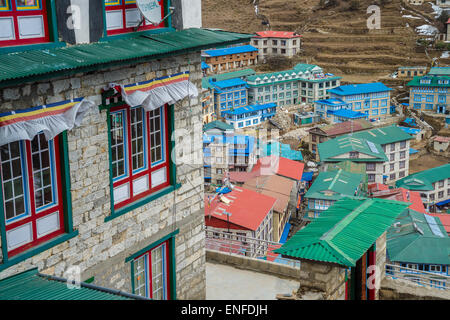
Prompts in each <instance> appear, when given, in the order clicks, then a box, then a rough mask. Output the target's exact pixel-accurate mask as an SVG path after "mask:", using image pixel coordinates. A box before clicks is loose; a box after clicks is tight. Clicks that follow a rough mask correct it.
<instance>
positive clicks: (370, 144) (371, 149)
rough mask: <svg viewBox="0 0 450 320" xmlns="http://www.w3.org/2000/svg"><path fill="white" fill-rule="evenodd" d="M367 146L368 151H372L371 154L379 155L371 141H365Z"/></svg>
mask: <svg viewBox="0 0 450 320" xmlns="http://www.w3.org/2000/svg"><path fill="white" fill-rule="evenodd" d="M367 145H368V146H369V148H370V151H372V152H373V153H380V152H379V151H378V149H377V147H375V144H374V143H373V142H372V141H367Z"/></svg>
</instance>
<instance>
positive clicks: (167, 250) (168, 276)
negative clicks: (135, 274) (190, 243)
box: [132, 240, 174, 300]
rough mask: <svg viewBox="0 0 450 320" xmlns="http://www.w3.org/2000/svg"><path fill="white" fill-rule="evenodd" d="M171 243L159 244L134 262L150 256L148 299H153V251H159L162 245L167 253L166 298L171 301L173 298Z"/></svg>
mask: <svg viewBox="0 0 450 320" xmlns="http://www.w3.org/2000/svg"><path fill="white" fill-rule="evenodd" d="M172 241H174V240H172ZM169 244H170V243H169V240H166V241H164V242H162V243H160V244H158V245H157V246H154V247H153V248H151V249H150V250H148V251H146V252H144V253H143V254H141V255H139V256H137V257H136V258H134V259H133V260H134V262H136V260H138V259H140V258H142V257H143V256H145V255H147V254H148V261H147V270H145V271H146V274H148V279H147V285H148V297H147V298H150V299H153V283H152V282H153V281H152V274H151V271H152V251H153V250H155V249H157V248H159V247H160V246H162V245H165V246H166V252H165V261H166V264H165V269H166V279H165V280H166V290H167V294H166V297H167V300H171V299H170V297H171V291H170V283H171V282H170V279H171V274H170V263H171V261H170V252H169V251H170V248H171V246H170V245H169ZM132 281H134V278H133V279H132Z"/></svg>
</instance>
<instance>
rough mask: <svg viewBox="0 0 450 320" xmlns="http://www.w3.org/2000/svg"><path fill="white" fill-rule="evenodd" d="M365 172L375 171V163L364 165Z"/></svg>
mask: <svg viewBox="0 0 450 320" xmlns="http://www.w3.org/2000/svg"><path fill="white" fill-rule="evenodd" d="M366 171H375V163H366Z"/></svg>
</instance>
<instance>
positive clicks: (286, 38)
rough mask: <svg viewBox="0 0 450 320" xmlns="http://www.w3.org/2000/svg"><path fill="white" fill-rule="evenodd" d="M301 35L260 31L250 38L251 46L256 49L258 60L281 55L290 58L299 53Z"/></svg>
mask: <svg viewBox="0 0 450 320" xmlns="http://www.w3.org/2000/svg"><path fill="white" fill-rule="evenodd" d="M301 37H302V36H301V35H299V34H296V33H295V32H288V31H260V32H256V36H255V37H254V38H252V42H251V43H252V45H253V46H254V47H256V48H258V60H259V61H264V60H265V58H266V57H267V56H270V55H281V56H285V57H288V58H292V57H293V56H295V55H296V54H298V53H299V52H300V46H301Z"/></svg>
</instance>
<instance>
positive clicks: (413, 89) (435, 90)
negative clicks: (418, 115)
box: [407, 74, 450, 114]
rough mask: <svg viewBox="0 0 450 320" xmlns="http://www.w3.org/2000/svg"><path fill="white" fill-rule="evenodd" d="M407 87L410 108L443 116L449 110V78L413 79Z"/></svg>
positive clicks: (426, 76)
mask: <svg viewBox="0 0 450 320" xmlns="http://www.w3.org/2000/svg"><path fill="white" fill-rule="evenodd" d="M407 86H408V87H409V106H410V108H411V107H412V108H413V109H414V110H418V111H428V112H435V113H444V114H445V113H446V111H447V110H449V107H448V105H449V97H448V95H449V93H450V91H449V88H450V76H433V75H429V74H428V75H425V76H423V77H414V78H413V80H411V81H410V82H408V85H407Z"/></svg>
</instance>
